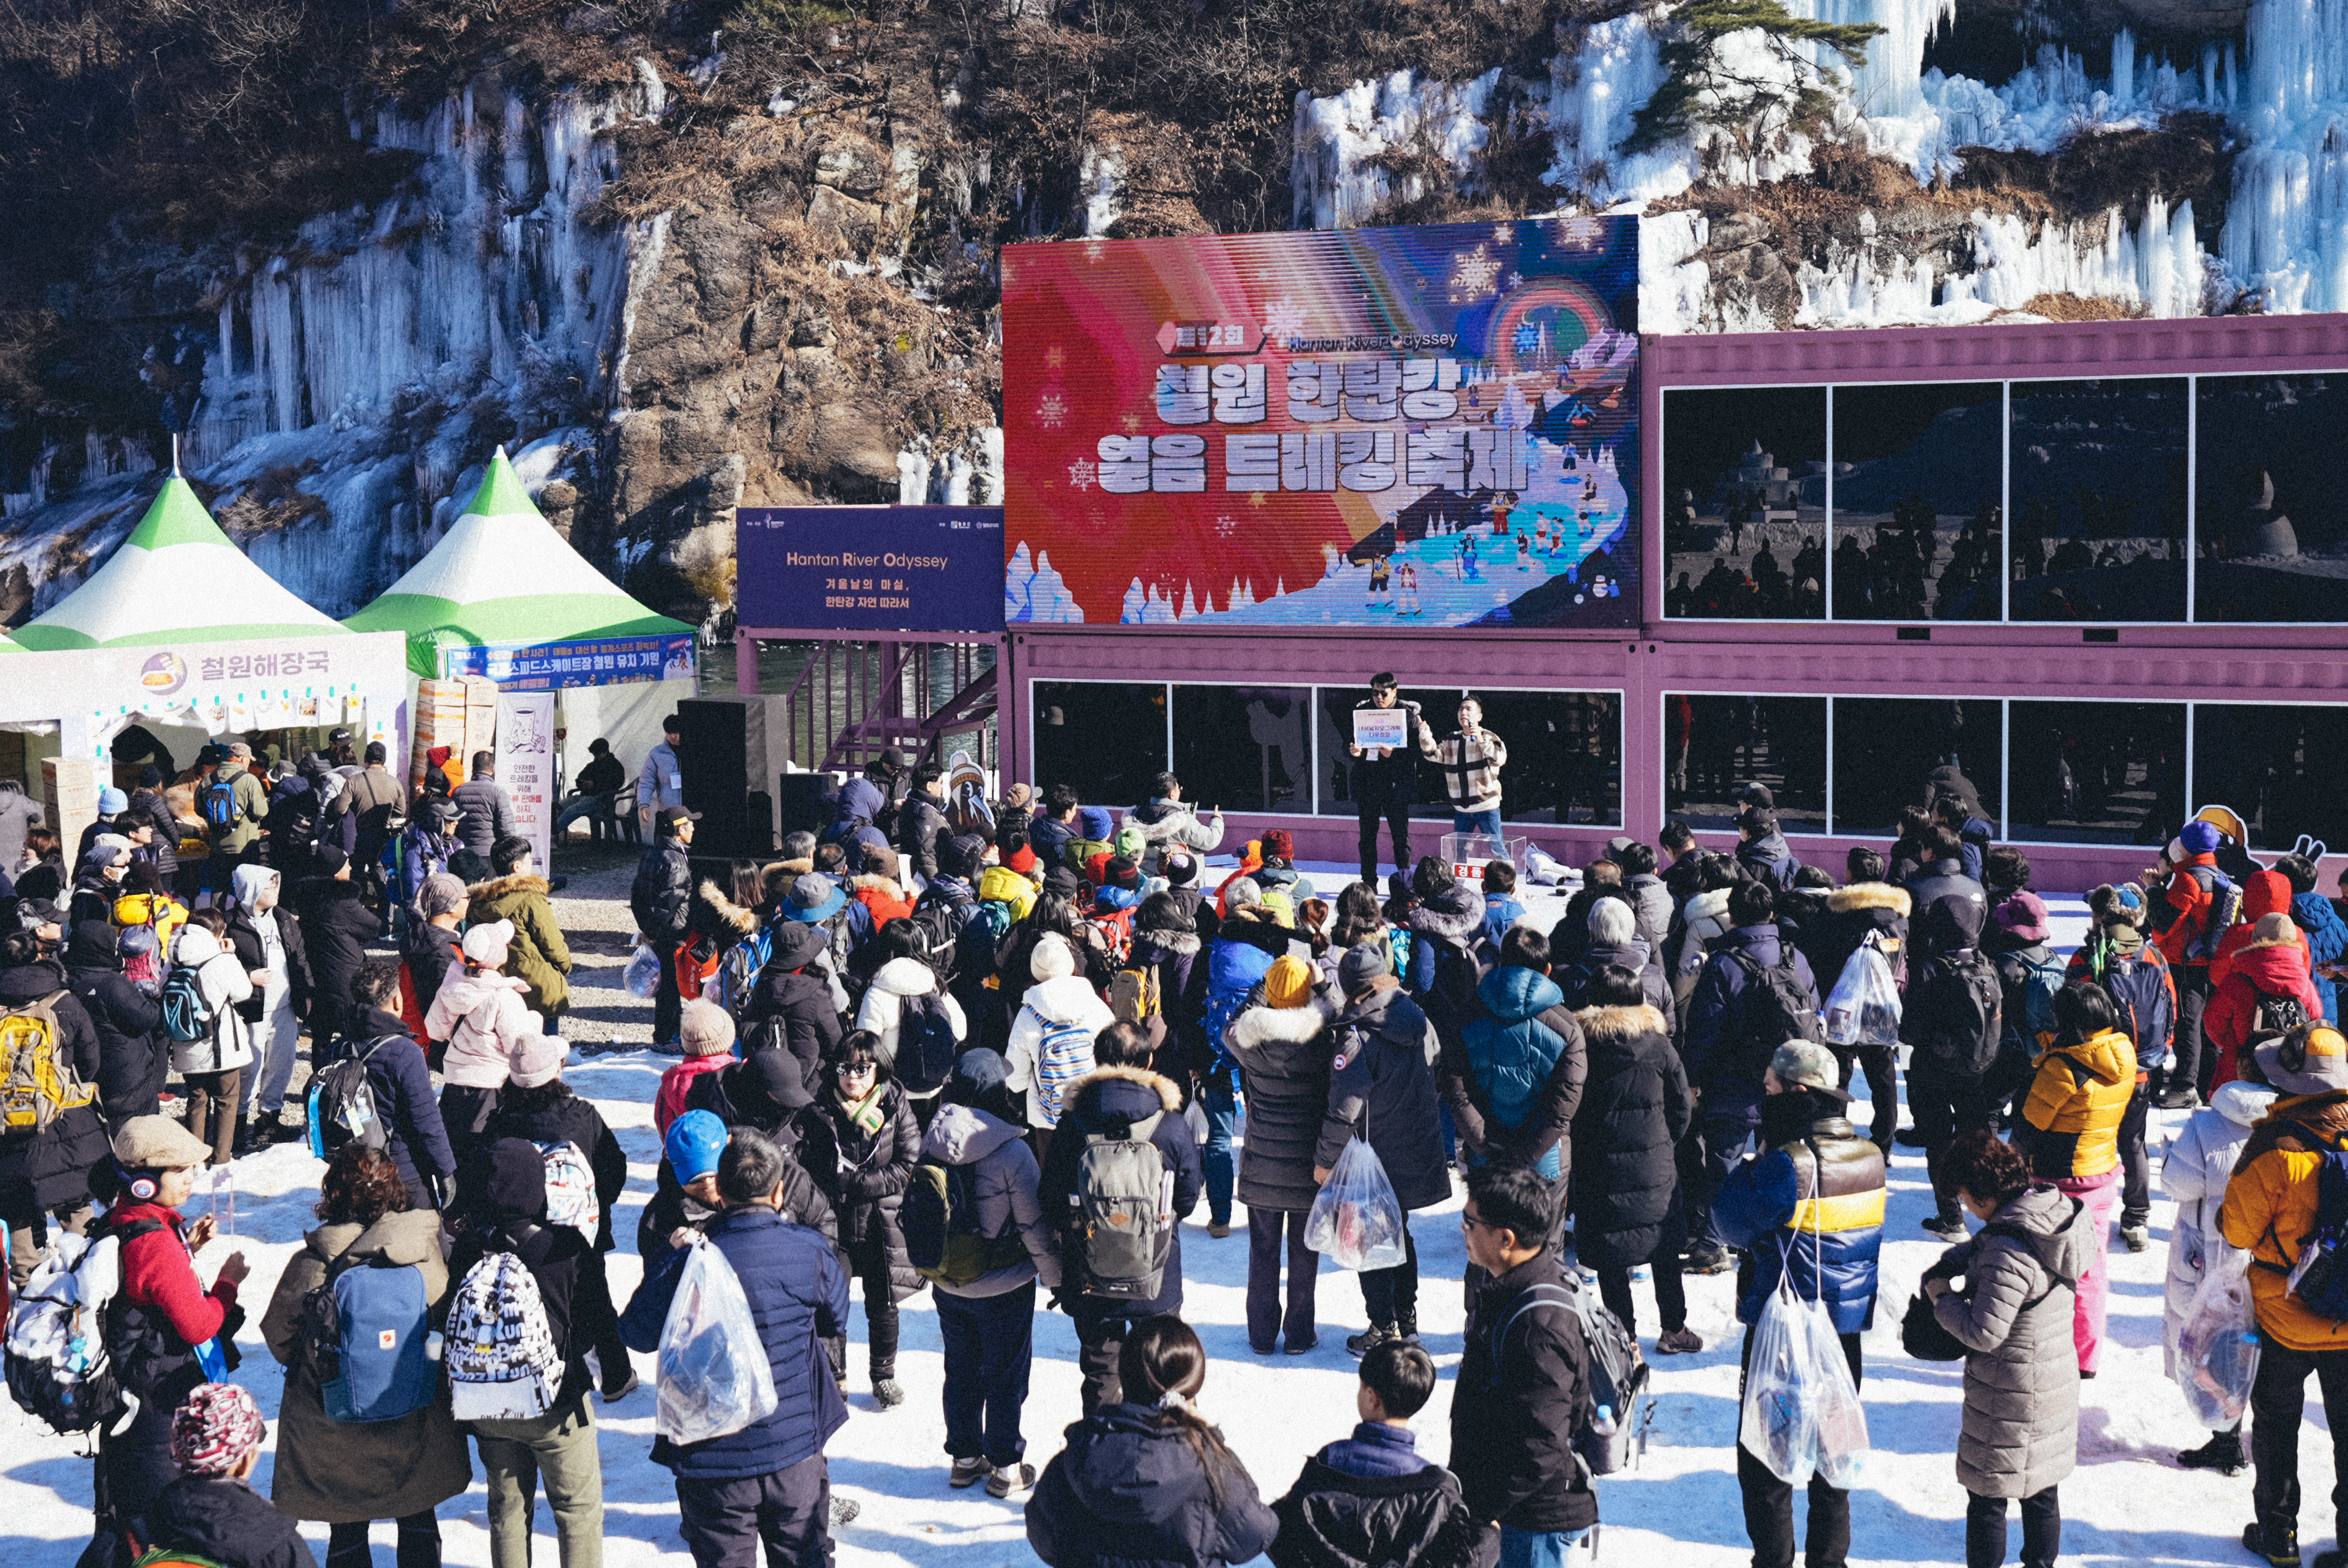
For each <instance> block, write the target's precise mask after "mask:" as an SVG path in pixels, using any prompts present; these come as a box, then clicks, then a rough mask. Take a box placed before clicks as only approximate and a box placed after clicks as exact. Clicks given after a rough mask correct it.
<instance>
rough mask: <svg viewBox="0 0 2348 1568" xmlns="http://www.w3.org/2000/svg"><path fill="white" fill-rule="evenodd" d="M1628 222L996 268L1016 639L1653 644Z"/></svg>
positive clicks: (1090, 256)
mask: <svg viewBox="0 0 2348 1568" xmlns="http://www.w3.org/2000/svg"><path fill="white" fill-rule="evenodd" d="M1638 255H1639V245H1638V229H1637V220H1635V219H1632V218H1588V217H1558V218H1549V219H1539V220H1527V221H1523V222H1511V223H1495V224H1456V225H1446V226H1430V227H1426V228H1412V229H1355V230H1344V231H1330V232H1316V233H1296V234H1238V235H1199V236H1188V237H1184V238H1179V239H1170V240H1141V241H1101V240H1096V241H1064V242H1056V243H1047V244H1029V245H1015V246H1012V247H1010V248H1008V249H1006V250H1005V251H1004V284H1003V319H1004V426H1005V448H1006V467H1007V469H1008V473H1007V476H1006V477H1007V481H1008V483H1007V493H1006V497H1005V514H1004V551H1005V558H1006V560H1007V563H1008V576H1007V579H1006V582H1005V585H1004V616H1005V619H1007V620H1014V621H1082V622H1085V623H1086V624H1103V623H1106V624H1112V625H1113V624H1119V623H1123V624H1128V625H1136V624H1147V625H1155V626H1166V625H1176V624H1179V625H1183V626H1189V625H1199V626H1219V625H1247V626H1356V627H1379V628H1386V627H1394V628H1406V629H1407V628H1417V627H1437V626H1445V627H1457V626H1478V627H1526V628H1582V627H1588V628H1592V629H1604V630H1612V629H1614V628H1619V627H1627V626H1635V625H1637V624H1638V621H1639V598H1638V569H1639V549H1638V534H1637V528H1636V523H1635V520H1634V519H1635V518H1637V517H1638V505H1639V503H1638V472H1639V437H1638V389H1637V385H1636V371H1637V367H1638V340H1637V337H1636V335H1635V334H1636V332H1637V328H1638V321H1637V312H1638Z"/></svg>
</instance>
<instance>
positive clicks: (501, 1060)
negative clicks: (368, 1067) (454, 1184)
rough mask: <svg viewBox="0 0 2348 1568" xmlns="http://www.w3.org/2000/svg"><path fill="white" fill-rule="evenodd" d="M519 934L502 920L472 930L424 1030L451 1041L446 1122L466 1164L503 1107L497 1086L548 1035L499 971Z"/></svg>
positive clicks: (443, 1099) (443, 1073) (445, 1072)
mask: <svg viewBox="0 0 2348 1568" xmlns="http://www.w3.org/2000/svg"><path fill="white" fill-rule="evenodd" d="M512 938H513V927H510V926H509V925H507V924H506V923H505V922H504V921H503V920H498V921H494V922H492V923H490V924H489V925H485V926H475V927H472V928H471V929H470V930H469V931H467V932H466V933H465V936H464V940H463V942H462V944H461V945H460V946H459V948H458V962H457V964H456V965H455V966H454V967H453V968H450V969H449V970H448V974H447V975H446V976H444V977H443V978H442V979H441V981H440V989H439V990H438V992H436V993H434V995H433V998H432V1009H431V1010H430V1011H429V1012H427V1013H426V1014H425V1015H424V1030H425V1033H426V1034H427V1035H428V1036H429V1037H430V1038H432V1039H434V1040H443V1041H446V1042H447V1049H446V1050H445V1051H444V1052H443V1053H442V1056H441V1059H440V1120H441V1122H443V1123H444V1124H445V1125H446V1126H447V1127H448V1141H449V1143H452V1144H453V1145H455V1147H456V1151H457V1161H458V1168H459V1169H462V1168H463V1166H464V1163H465V1155H466V1153H467V1151H468V1150H469V1149H470V1148H471V1146H472V1144H473V1142H474V1140H475V1139H477V1138H479V1136H480V1133H481V1129H482V1128H483V1127H484V1126H485V1125H487V1124H488V1122H489V1113H490V1112H493V1111H495V1110H496V1109H497V1103H498V1091H499V1090H500V1089H502V1088H504V1087H505V1082H506V1077H507V1075H508V1073H509V1072H510V1071H511V1069H512V1065H513V1060H514V1058H515V1056H516V1055H517V1054H519V1053H520V1050H521V1049H522V1048H523V1047H524V1046H525V1045H527V1044H529V1043H530V1041H531V1040H537V1039H541V1038H542V1037H543V1034H544V1030H542V1028H541V1026H540V1024H539V1021H538V1018H537V1016H536V1015H535V1014H533V1013H532V1012H531V1011H530V1009H529V1007H528V1006H526V1005H525V1004H524V1003H523V1001H522V996H523V993H524V992H525V991H527V990H528V989H529V988H528V987H527V986H526V985H525V984H524V983H523V982H522V981H521V980H520V979H516V978H515V977H513V976H511V975H508V974H503V973H500V972H499V971H500V970H502V969H503V968H505V962H506V951H507V948H508V947H509V946H510V944H511V942H512Z"/></svg>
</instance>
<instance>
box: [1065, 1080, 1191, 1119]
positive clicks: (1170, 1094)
mask: <svg viewBox="0 0 2348 1568" xmlns="http://www.w3.org/2000/svg"><path fill="white" fill-rule="evenodd" d="M1110 1083H1138V1084H1139V1085H1141V1086H1142V1087H1143V1088H1144V1089H1147V1090H1149V1091H1151V1092H1153V1093H1155V1094H1156V1095H1157V1096H1158V1103H1159V1104H1160V1105H1161V1106H1163V1107H1165V1109H1166V1113H1167V1114H1168V1115H1169V1116H1172V1115H1177V1114H1179V1113H1180V1112H1181V1109H1182V1091H1180V1090H1179V1089H1177V1088H1175V1087H1174V1081H1173V1080H1172V1079H1169V1078H1165V1077H1161V1076H1160V1075H1159V1074H1158V1073H1155V1072H1152V1071H1149V1070H1148V1068H1146V1067H1096V1068H1094V1069H1093V1070H1092V1071H1090V1072H1087V1073H1086V1074H1085V1075H1084V1076H1083V1077H1082V1078H1079V1079H1077V1080H1076V1081H1075V1082H1074V1083H1071V1084H1069V1085H1068V1090H1067V1092H1066V1094H1065V1095H1063V1096H1062V1097H1061V1103H1062V1104H1064V1105H1066V1106H1067V1107H1069V1112H1073V1111H1074V1110H1075V1108H1076V1106H1077V1105H1078V1104H1080V1103H1083V1104H1087V1105H1088V1104H1089V1103H1090V1102H1091V1101H1092V1100H1093V1099H1094V1098H1096V1097H1097V1096H1098V1094H1099V1093H1100V1091H1101V1089H1102V1088H1103V1087H1104V1086H1105V1085H1107V1084H1110ZM1069 1112H1062V1114H1061V1118H1060V1119H1061V1120H1062V1121H1064V1122H1065V1121H1066V1120H1067V1118H1068V1114H1069Z"/></svg>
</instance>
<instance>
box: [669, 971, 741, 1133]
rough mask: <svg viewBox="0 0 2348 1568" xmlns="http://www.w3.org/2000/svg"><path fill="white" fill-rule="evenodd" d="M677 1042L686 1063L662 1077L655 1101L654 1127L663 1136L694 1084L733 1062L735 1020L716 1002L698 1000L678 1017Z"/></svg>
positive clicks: (681, 1108)
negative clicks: (705, 1075)
mask: <svg viewBox="0 0 2348 1568" xmlns="http://www.w3.org/2000/svg"><path fill="white" fill-rule="evenodd" d="M677 1042H678V1043H679V1044H680V1045H682V1046H683V1047H684V1048H685V1060H684V1061H680V1062H678V1063H677V1064H676V1065H675V1066H674V1067H672V1068H670V1069H669V1070H668V1071H665V1072H664V1073H662V1074H661V1081H660V1092H659V1093H658V1094H657V1095H655V1096H654V1099H653V1127H654V1130H655V1131H657V1132H661V1133H663V1134H664V1135H665V1134H666V1133H667V1132H668V1129H669V1123H671V1122H675V1120H676V1119H677V1118H678V1117H679V1116H681V1115H683V1114H684V1113H685V1095H686V1094H688V1093H689V1092H691V1091H692V1089H693V1081H694V1080H695V1079H696V1078H699V1077H700V1076H701V1075H702V1074H704V1073H705V1072H715V1071H717V1070H718V1069H719V1068H721V1067H724V1066H726V1064H727V1063H728V1062H730V1061H733V1060H734V1020H733V1019H732V1018H731V1017H729V1016H727V1014H726V1009H724V1008H722V1007H719V1006H718V1005H717V1004H716V1002H713V1001H705V1000H703V999H699V998H695V999H694V1000H692V1001H689V1002H687V1003H685V1007H684V1009H682V1010H681V1011H680V1012H679V1013H678V1015H677Z"/></svg>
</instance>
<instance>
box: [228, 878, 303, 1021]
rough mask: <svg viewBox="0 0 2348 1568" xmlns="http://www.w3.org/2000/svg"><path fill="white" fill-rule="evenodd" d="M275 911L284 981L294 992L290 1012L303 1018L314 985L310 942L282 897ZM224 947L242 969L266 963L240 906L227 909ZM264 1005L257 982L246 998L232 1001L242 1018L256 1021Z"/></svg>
mask: <svg viewBox="0 0 2348 1568" xmlns="http://www.w3.org/2000/svg"><path fill="white" fill-rule="evenodd" d="M276 915H277V939H278V941H279V942H281V943H282V944H283V946H284V948H285V983H286V985H287V986H288V987H289V988H291V989H292V991H293V1016H294V1017H295V1018H297V1019H306V1018H308V1017H309V1016H310V997H311V994H312V991H313V989H314V988H313V987H312V985H311V983H310V982H311V975H310V945H309V943H308V942H307V941H306V940H305V939H304V935H303V931H302V922H301V920H300V918H299V917H296V916H295V915H294V913H293V910H291V909H289V908H287V907H285V905H284V904H283V901H281V902H280V903H279V904H278V906H277V909H276ZM228 948H229V950H230V951H231V952H232V953H234V954H235V955H236V961H237V963H238V964H239V965H240V966H241V967H242V968H246V969H258V968H264V967H266V965H267V963H268V958H267V956H266V955H267V949H266V948H263V945H262V941H261V933H260V932H259V931H257V930H255V929H254V928H253V924H252V916H250V915H248V914H246V913H245V912H244V909H243V907H242V906H238V907H232V908H231V909H230V910H229V914H228ZM267 1005H268V999H267V997H266V996H265V995H264V994H263V991H262V989H261V988H260V987H259V986H255V987H253V988H252V996H251V997H250V998H249V999H246V1000H244V1001H241V1002H239V1003H237V1004H236V1010H237V1014H238V1016H239V1017H241V1018H242V1019H243V1020H244V1021H245V1022H247V1023H259V1022H260V1021H261V1009H263V1007H265V1006H267Z"/></svg>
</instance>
